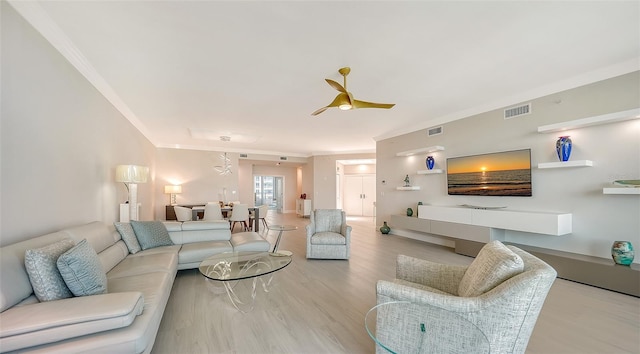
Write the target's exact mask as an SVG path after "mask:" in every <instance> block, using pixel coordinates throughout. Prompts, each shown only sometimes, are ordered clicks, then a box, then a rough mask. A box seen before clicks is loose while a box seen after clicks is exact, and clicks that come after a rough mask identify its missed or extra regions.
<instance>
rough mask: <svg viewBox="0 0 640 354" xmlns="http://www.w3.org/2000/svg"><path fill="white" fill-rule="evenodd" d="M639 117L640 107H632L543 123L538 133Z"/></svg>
mask: <svg viewBox="0 0 640 354" xmlns="http://www.w3.org/2000/svg"><path fill="white" fill-rule="evenodd" d="M639 118H640V108H635V109H630V110H628V111H620V112H614V113H608V114H603V115H600V116H593V117H587V118H582V119H576V120H570V121H566V122H562V123H556V124H549V125H543V126H540V127H538V133H553V132H560V131H563V130H569V129H576V128H584V127H589V126H592V125H600V124H609V123H616V122H624V121H626V120H632V119H639Z"/></svg>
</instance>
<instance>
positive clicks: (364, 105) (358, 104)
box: [351, 100, 396, 109]
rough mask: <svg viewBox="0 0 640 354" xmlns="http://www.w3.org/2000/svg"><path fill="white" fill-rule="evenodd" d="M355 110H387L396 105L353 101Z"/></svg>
mask: <svg viewBox="0 0 640 354" xmlns="http://www.w3.org/2000/svg"><path fill="white" fill-rule="evenodd" d="M351 102H352V105H353V108H385V109H389V108H391V107H393V106H395V105H396V104H395V103H375V102H366V101H358V100H352V101H351Z"/></svg>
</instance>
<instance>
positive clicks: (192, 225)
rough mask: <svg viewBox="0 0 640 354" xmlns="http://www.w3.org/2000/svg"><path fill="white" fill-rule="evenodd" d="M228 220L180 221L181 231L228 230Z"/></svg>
mask: <svg viewBox="0 0 640 354" xmlns="http://www.w3.org/2000/svg"><path fill="white" fill-rule="evenodd" d="M230 228H231V227H230V226H229V222H228V221H225V220H208V221H185V222H183V223H182V231H189V230H229V229H230Z"/></svg>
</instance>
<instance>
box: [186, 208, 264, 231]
mask: <svg viewBox="0 0 640 354" xmlns="http://www.w3.org/2000/svg"><path fill="white" fill-rule="evenodd" d="M232 210H233V207H231V206H229V205H225V206H223V207H221V208H220V211H221V212H222V215H223V216H225V215H227V214H229V213H230V212H231V211H232ZM249 211H250V212H251V211H253V216H254V217H253V231H255V232H258V231H260V208H259V207H249ZM198 213H204V205H196V206H193V207H191V220H194V221H195V220H198Z"/></svg>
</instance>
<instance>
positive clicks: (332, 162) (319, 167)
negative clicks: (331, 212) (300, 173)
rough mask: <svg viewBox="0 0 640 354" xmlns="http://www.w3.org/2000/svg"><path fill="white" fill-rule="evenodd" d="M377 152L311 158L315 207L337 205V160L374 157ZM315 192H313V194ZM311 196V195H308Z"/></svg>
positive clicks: (323, 207)
mask: <svg viewBox="0 0 640 354" xmlns="http://www.w3.org/2000/svg"><path fill="white" fill-rule="evenodd" d="M375 156H376V155H375V154H373V153H372V154H340V155H322V156H314V157H312V158H310V160H311V161H312V162H311V163H312V165H313V170H312V171H311V173H312V174H313V180H312V183H313V191H312V192H305V193H307V196H309V195H313V198H312V199H313V209H333V208H335V207H336V173H337V171H336V161H337V160H357V159H373V158H375ZM311 193H313V194H311ZM307 198H309V197H307Z"/></svg>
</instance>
